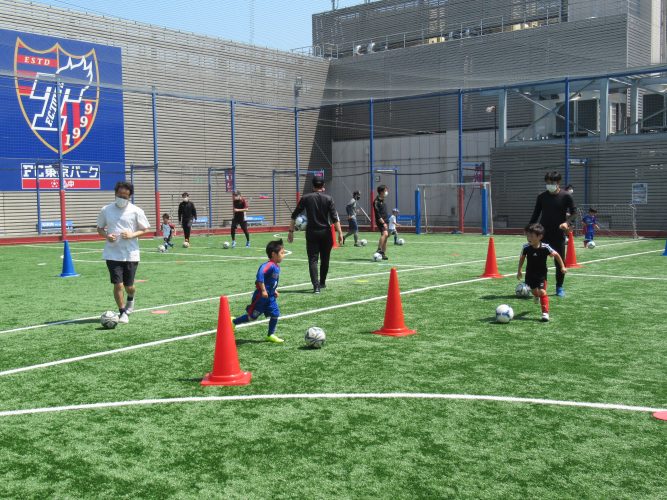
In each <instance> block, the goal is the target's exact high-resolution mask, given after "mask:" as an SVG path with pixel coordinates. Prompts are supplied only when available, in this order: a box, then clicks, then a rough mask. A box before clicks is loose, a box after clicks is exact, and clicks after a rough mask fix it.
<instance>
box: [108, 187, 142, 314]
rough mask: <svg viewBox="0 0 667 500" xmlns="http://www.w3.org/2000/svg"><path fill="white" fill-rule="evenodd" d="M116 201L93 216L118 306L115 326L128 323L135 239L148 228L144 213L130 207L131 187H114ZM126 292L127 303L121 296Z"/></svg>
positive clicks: (136, 255)
mask: <svg viewBox="0 0 667 500" xmlns="http://www.w3.org/2000/svg"><path fill="white" fill-rule="evenodd" d="M114 191H115V195H116V200H115V201H114V203H111V204H109V205H107V206H105V207H104V208H102V210H100V213H99V215H98V216H97V234H99V235H100V236H102V237H104V239H105V240H106V243H105V245H104V251H103V252H102V258H103V259H105V260H106V261H107V268H108V269H109V276H110V277H111V283H112V284H113V296H114V299H115V300H116V304H117V305H118V312H119V313H120V317H119V318H118V322H119V323H128V322H129V318H128V314H130V313H132V311H133V310H134V294H135V292H136V287H135V286H134V276H135V274H136V272H137V267H138V266H139V239H138V238H139V236H142V235H143V234H144V233H146V231H148V229H149V228H150V223H149V222H148V219H147V218H146V214H145V213H144V211H143V210H142V209H141V208H139V207H138V206H136V205H134V204H132V203H130V197H131V196H132V193H133V192H134V186H132V184H130V183H129V182H125V181H121V182H118V183H116V187H115V189H114ZM124 292H127V301H125V293H124Z"/></svg>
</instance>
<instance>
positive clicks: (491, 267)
mask: <svg viewBox="0 0 667 500" xmlns="http://www.w3.org/2000/svg"><path fill="white" fill-rule="evenodd" d="M480 277H481V278H502V277H503V275H502V274H500V273H499V272H498V263H497V262H496V245H495V244H494V243H493V238H489V248H488V250H487V251H486V267H485V268H484V274H482V276H480Z"/></svg>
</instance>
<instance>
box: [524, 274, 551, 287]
mask: <svg viewBox="0 0 667 500" xmlns="http://www.w3.org/2000/svg"><path fill="white" fill-rule="evenodd" d="M526 285H528V286H529V287H530V289H531V290H533V289H535V288H539V289H540V290H546V289H547V277H546V276H532V275H529V274H526Z"/></svg>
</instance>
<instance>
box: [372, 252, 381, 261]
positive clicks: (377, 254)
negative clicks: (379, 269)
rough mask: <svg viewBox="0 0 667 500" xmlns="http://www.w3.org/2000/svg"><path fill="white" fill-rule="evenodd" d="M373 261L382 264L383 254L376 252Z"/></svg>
mask: <svg viewBox="0 0 667 500" xmlns="http://www.w3.org/2000/svg"><path fill="white" fill-rule="evenodd" d="M373 260H374V261H375V262H380V261H381V260H382V254H381V253H378V252H375V253H374V254H373Z"/></svg>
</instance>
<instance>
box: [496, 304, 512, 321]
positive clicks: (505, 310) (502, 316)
mask: <svg viewBox="0 0 667 500" xmlns="http://www.w3.org/2000/svg"><path fill="white" fill-rule="evenodd" d="M513 317H514V310H513V309H512V308H511V307H510V306H508V305H507V304H501V305H499V306H498V307H496V321H497V322H498V323H509V322H510V321H512V318H513Z"/></svg>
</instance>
